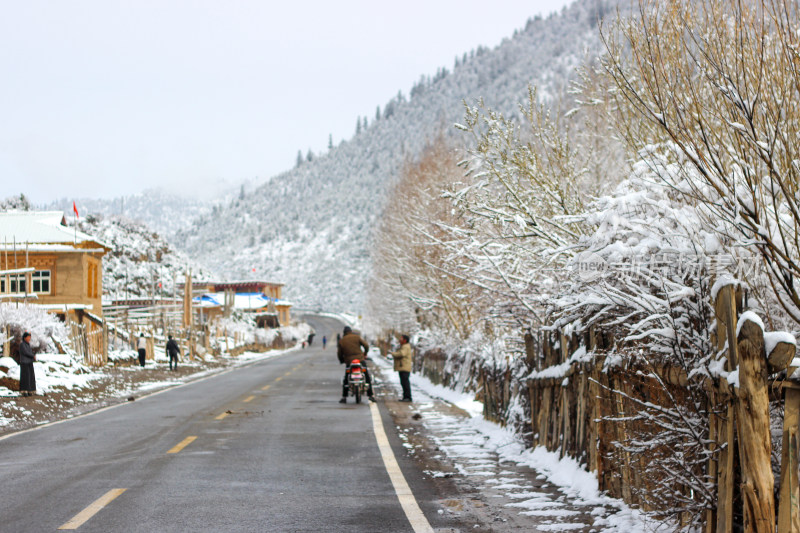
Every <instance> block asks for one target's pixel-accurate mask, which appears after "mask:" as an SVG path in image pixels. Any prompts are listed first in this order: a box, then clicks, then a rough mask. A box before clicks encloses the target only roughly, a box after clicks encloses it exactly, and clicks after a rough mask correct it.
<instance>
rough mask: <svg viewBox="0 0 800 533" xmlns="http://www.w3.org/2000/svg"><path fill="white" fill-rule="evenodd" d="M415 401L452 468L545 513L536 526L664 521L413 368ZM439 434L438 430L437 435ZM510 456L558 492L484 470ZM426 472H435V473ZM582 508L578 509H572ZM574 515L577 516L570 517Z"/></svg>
mask: <svg viewBox="0 0 800 533" xmlns="http://www.w3.org/2000/svg"><path fill="white" fill-rule="evenodd" d="M373 363H374V364H376V365H377V366H379V367H380V368H381V369H382V370H384V372H383V373H382V376H383V380H382V381H383V382H384V383H386V382H388V383H391V384H392V385H393V386H394V388H395V389H399V384H400V380H399V377H398V375H397V373H396V372H393V371H392V365H391V362H389V361H387V360H386V359H384V358H382V357H380V358H376V359H374V360H373ZM411 384H412V387H413V390H414V398H415V407H416V408H417V409H419V410H420V411H421V412H425V415H424V416H423V417H422V422H423V424H424V425H426V427H428V428H429V429H433V430H435V431H434V433H435V434H438V435H440V437H436V436H434V440H436V441H437V445H438V446H439V448H440V449H441V450H443V451H444V452H445V453H446V455H447V456H448V458H449V459H450V460H452V461H454V462H455V464H456V468H457V469H458V471H459V472H460V473H461V474H462V475H465V476H471V477H472V479H484V485H485V487H486V488H490V489H492V491H498V490H499V491H501V492H502V493H504V496H505V497H507V498H509V499H514V500H519V501H517V502H515V503H512V504H508V505H507V507H511V508H515V509H519V513H520V514H523V515H526V516H531V517H540V518H546V519H547V520H548V521H549V522H550V523H545V524H541V525H540V524H539V523H537V524H536V527H537V529H539V530H542V531H570V530H583V529H584V528H591V529H592V530H594V531H599V532H605V533H617V532H619V533H623V532H624V533H639V532H645V531H651V530H654V529H657V528H658V526H661V527H662V528H663V527H665V526H664V525H663V524H661V522H660V521H656V520H654V519H652V518H649V517H648V516H646V515H645V514H644V513H642V512H641V511H639V510H637V509H632V508H631V507H629V506H628V505H626V504H625V503H624V502H622V501H621V500H617V499H614V498H610V497H608V496H606V495H605V494H603V493H602V492H601V491H600V490H599V486H598V481H597V476H596V475H595V474H594V473H591V472H588V471H586V470H585V469H584V468H583V467H582V466H581V465H580V464H579V463H578V462H577V461H576V460H574V459H572V458H570V457H564V458H561V457H559V454H558V453H553V452H550V451H548V450H547V449H546V448H544V447H543V446H539V447H536V448H533V449H530V448H526V447H525V445H524V444H523V443H522V442H521V441H520V440H519V439H518V438H517V436H516V435H514V434H513V432H511V431H510V430H508V429H506V428H503V427H500V426H498V425H497V424H495V423H492V422H489V421H487V420H485V419H484V418H483V404H482V403H481V402H478V401H475V399H474V397H473V395H471V394H465V393H459V392H456V391H454V390H452V389H449V388H447V387H444V386H441V385H435V384H433V383H432V382H431V381H430V380H428V379H427V378H425V377H423V376H421V375H419V374H414V375H413V376H412V379H411ZM433 400H443V401H445V402H448V403H450V404H452V405H455V406H457V407H459V408H460V409H462V410H464V411H466V412H467V413H468V414H469V416H470V418H469V419H463V418H457V417H454V416H448V415H443V414H441V413H437V412H435V411H434V409H433V407H434V406H433ZM441 435H444V436H443V437H442V436H441ZM493 456H494V457H496V458H497V460H498V461H499V462H501V463H502V462H510V463H513V464H516V465H518V466H526V467H529V468H531V469H533V470H535V471H537V472H539V473H540V478H541V479H543V480H545V481H546V482H547V483H549V484H552V485H554V486H555V487H557V488H558V489H559V491H560V492H561V493H562V496H563V497H560V498H559V497H555V496H554V495H553V494H552V493H551V492H549V491H548V490H543V489H549V486H548V485H547V484H545V485H542V486H539V487H536V486H532V485H530V484H528V483H527V481H526V480H525V479H524V478H522V477H520V476H515V475H513V473H511V472H506V473H505V474H506V476H504V477H497V476H495V475H494V474H493V473H491V472H489V471H487V469H488V467H489V466H490V465H491V464H492V463H493V462H494V461H493V460H492V457H493ZM432 475H436V474H435V473H434V474H432ZM581 508H583V509H584V510H583V511H579V510H576V509H581ZM578 515H591V517H592V523H591V524H589V523H586V522H584V521H580V520H578V519H580V518H581V517H580V516H578ZM576 520H578V521H576Z"/></svg>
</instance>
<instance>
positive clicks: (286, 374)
mask: <svg viewBox="0 0 800 533" xmlns="http://www.w3.org/2000/svg"><path fill="white" fill-rule="evenodd" d="M292 372H294V370H289V371H288V372H287V373H285V374H284V376H288V375H289V374H291V373H292Z"/></svg>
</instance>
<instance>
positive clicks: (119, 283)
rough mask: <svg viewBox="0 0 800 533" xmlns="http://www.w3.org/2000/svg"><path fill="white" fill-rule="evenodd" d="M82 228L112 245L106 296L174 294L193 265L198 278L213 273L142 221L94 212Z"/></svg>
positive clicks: (105, 278)
mask: <svg viewBox="0 0 800 533" xmlns="http://www.w3.org/2000/svg"><path fill="white" fill-rule="evenodd" d="M80 229H81V231H84V232H86V233H88V234H90V235H92V236H94V237H96V238H97V239H99V240H100V241H102V242H103V243H105V244H106V245H107V246H109V247H111V251H110V252H108V253H107V254H106V255H105V257H103V298H104V299H117V298H119V299H123V298H153V297H159V296H163V297H172V296H173V294H174V293H175V291H174V289H175V283H176V282H177V283H182V282H183V281H184V275H185V274H186V272H188V271H189V270H190V269H191V270H192V274H193V276H194V278H195V279H208V278H209V277H210V275H209V274H208V273H207V272H205V271H204V270H203V269H202V268H201V267H199V266H198V265H197V264H196V263H195V262H194V261H192V260H190V259H189V258H188V257H186V255H185V254H183V253H181V252H179V251H176V250H174V249H173V248H172V246H171V245H170V244H169V243H167V241H166V240H164V239H163V238H162V237H161V236H159V235H158V234H157V233H153V231H152V230H150V229H149V228H148V227H147V226H146V225H144V224H143V223H141V222H137V221H133V220H130V219H128V218H125V217H119V216H108V217H104V216H101V215H91V216H89V217H86V218H85V219H82V220H81V221H80ZM178 297H180V294H178Z"/></svg>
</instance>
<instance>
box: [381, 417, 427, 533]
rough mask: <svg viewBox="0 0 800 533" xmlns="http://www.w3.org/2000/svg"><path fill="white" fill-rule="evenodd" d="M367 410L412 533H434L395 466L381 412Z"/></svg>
mask: <svg viewBox="0 0 800 533" xmlns="http://www.w3.org/2000/svg"><path fill="white" fill-rule="evenodd" d="M369 409H370V411H371V412H372V429H373V431H375V439H376V440H377V441H378V448H379V449H380V450H381V457H383V464H384V466H385V467H386V471H387V472H388V473H389V478H390V479H391V480H392V486H393V487H394V492H395V494H397V499H398V500H400V505H401V506H402V507H403V512H405V513H406V518H408V521H409V522H410V523H411V527H412V528H413V529H414V533H434V532H433V528H432V527H431V525H430V523H429V522H428V519H427V518H425V515H424V514H423V513H422V510H421V509H420V508H419V505H418V504H417V500H416V498H414V493H413V492H411V488H409V486H408V483H406V478H405V477H404V476H403V472H402V471H401V470H400V465H398V464H397V459H395V457H394V452H393V451H392V446H391V445H390V444H389V439H388V438H387V437H386V432H385V431H384V430H383V422H382V421H381V412H380V411H379V410H378V406H377V405H375V404H374V403H370V404H369Z"/></svg>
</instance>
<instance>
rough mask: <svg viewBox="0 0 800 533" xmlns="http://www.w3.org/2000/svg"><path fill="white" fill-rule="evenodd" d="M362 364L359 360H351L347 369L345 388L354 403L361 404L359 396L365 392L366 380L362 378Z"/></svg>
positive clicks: (364, 364) (363, 365)
mask: <svg viewBox="0 0 800 533" xmlns="http://www.w3.org/2000/svg"><path fill="white" fill-rule="evenodd" d="M365 366H366V361H365V362H364V363H362V362H361V360H359V359H353V362H352V363H350V366H348V367H347V387H348V390H349V391H350V394H352V395H353V396H355V398H356V403H361V396H362V395H364V394H366V392H367V380H366V378H365V376H364V367H365Z"/></svg>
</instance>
